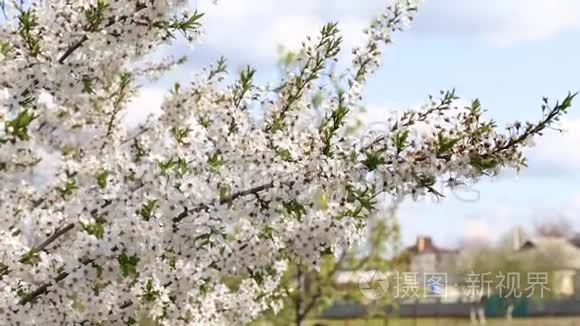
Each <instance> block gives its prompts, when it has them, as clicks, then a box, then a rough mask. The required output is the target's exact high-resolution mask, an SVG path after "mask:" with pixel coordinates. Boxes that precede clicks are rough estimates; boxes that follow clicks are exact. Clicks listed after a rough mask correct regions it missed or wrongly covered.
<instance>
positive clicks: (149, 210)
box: [139, 199, 159, 221]
mask: <svg viewBox="0 0 580 326" xmlns="http://www.w3.org/2000/svg"><path fill="white" fill-rule="evenodd" d="M158 207H159V200H157V199H147V200H146V201H145V203H143V205H142V206H141V209H140V210H139V215H141V217H142V218H143V219H144V220H145V221H149V220H150V219H151V218H152V217H153V215H155V211H156V210H157V208H158Z"/></svg>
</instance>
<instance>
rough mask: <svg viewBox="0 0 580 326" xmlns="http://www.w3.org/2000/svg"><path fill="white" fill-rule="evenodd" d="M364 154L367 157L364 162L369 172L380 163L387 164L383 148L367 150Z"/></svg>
mask: <svg viewBox="0 0 580 326" xmlns="http://www.w3.org/2000/svg"><path fill="white" fill-rule="evenodd" d="M364 155H365V159H364V161H363V162H362V163H363V164H364V165H365V166H366V168H367V169H368V170H369V172H372V171H374V170H376V169H377V168H378V167H379V165H383V164H385V155H384V154H383V150H378V151H370V150H367V151H365V153H364Z"/></svg>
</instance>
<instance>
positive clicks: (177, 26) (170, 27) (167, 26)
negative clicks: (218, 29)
mask: <svg viewBox="0 0 580 326" xmlns="http://www.w3.org/2000/svg"><path fill="white" fill-rule="evenodd" d="M203 16H204V14H203V13H199V12H197V11H196V12H194V13H193V14H192V15H191V16H189V17H184V18H173V19H171V20H169V21H166V20H162V21H157V22H155V23H154V24H153V25H154V26H155V27H157V28H160V29H162V30H164V31H166V32H167V36H168V37H170V38H175V34H174V32H175V31H178V32H181V33H182V34H183V35H184V36H185V37H187V36H188V34H189V33H190V32H192V31H195V30H197V29H199V28H200V27H201V18H202V17H203Z"/></svg>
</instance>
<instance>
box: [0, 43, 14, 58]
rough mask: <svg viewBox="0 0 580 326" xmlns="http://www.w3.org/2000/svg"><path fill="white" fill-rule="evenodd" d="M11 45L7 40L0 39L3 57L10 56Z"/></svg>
mask: <svg viewBox="0 0 580 326" xmlns="http://www.w3.org/2000/svg"><path fill="white" fill-rule="evenodd" d="M11 48H12V47H11V45H10V43H9V42H7V41H0V55H1V56H3V57H6V56H8V54H9V53H10V49H11Z"/></svg>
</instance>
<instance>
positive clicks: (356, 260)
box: [256, 209, 401, 325]
mask: <svg viewBox="0 0 580 326" xmlns="http://www.w3.org/2000/svg"><path fill="white" fill-rule="evenodd" d="M399 248H400V231H399V223H398V220H397V218H396V217H395V215H394V209H389V210H388V214H387V215H386V216H385V215H378V217H374V218H372V219H371V221H370V222H369V227H368V232H367V237H366V239H364V240H363V241H361V242H360V245H359V246H355V247H353V248H351V249H349V250H347V251H344V252H342V253H340V254H339V255H338V256H335V255H326V256H324V258H323V263H322V264H321V267H320V270H319V271H313V270H311V269H308V268H305V266H303V265H302V264H300V263H295V264H290V265H289V266H288V270H287V272H286V275H285V276H284V279H283V282H282V283H281V289H282V291H283V293H285V294H286V297H285V299H284V303H283V308H282V310H280V311H278V312H276V313H275V312H274V311H268V312H266V313H265V314H264V316H263V318H261V319H260V320H258V321H256V323H257V324H259V323H261V322H264V321H267V322H269V323H270V324H273V325H288V324H290V323H292V324H294V325H302V324H303V323H304V321H305V320H306V319H308V318H315V317H316V316H317V315H318V314H319V313H320V312H322V311H323V310H324V309H325V308H327V307H329V306H330V305H332V304H333V303H334V302H336V301H341V300H346V301H349V302H359V303H364V304H367V305H368V308H369V309H368V310H369V311H370V314H371V315H369V317H372V316H376V314H377V313H378V309H373V308H375V307H379V306H380V307H382V306H383V305H384V304H386V303H391V302H392V299H393V297H392V296H391V295H390V294H389V293H385V294H384V296H381V297H380V298H377V299H376V300H369V298H366V297H364V296H363V295H362V292H361V290H360V288H359V283H358V280H353V283H350V284H338V283H337V282H336V281H337V279H336V277H337V275H338V274H339V273H340V272H357V271H360V272H362V271H369V270H372V271H381V272H389V271H395V270H397V269H398V268H399V267H400V266H401V263H400V261H401V260H400V259H399V258H400V256H399V255H398V253H399ZM385 274H386V273H385ZM375 285H376V284H371V286H375Z"/></svg>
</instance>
